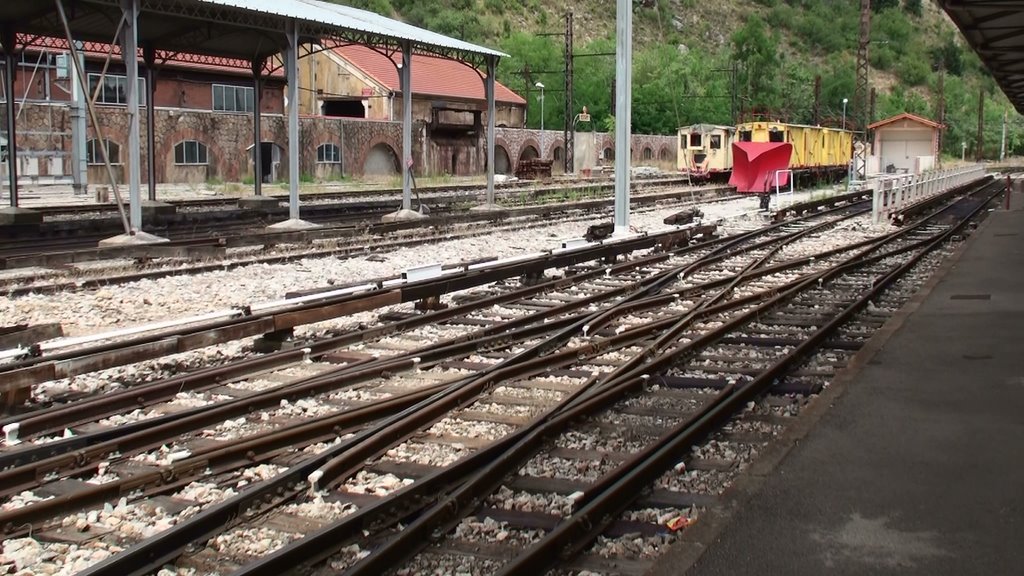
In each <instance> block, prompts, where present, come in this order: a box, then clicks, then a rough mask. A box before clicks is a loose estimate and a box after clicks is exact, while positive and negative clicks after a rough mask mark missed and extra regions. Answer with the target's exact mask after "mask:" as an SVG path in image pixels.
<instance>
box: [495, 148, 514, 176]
mask: <svg viewBox="0 0 1024 576" xmlns="http://www.w3.org/2000/svg"><path fill="white" fill-rule="evenodd" d="M494 173H495V174H511V173H512V161H511V160H509V158H508V151H507V150H505V148H504V147H503V146H500V145H496V146H495V147H494Z"/></svg>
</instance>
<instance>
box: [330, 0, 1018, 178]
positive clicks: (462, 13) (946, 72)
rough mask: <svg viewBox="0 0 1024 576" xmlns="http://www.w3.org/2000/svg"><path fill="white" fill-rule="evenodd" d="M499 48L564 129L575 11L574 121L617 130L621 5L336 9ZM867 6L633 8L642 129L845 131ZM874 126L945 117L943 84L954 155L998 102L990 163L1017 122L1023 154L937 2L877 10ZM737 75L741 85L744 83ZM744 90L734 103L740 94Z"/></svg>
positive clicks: (949, 149) (799, 0) (494, 0)
mask: <svg viewBox="0 0 1024 576" xmlns="http://www.w3.org/2000/svg"><path fill="white" fill-rule="evenodd" d="M336 1H343V2H344V3H348V4H351V5H354V6H358V7H360V8H366V9H370V10H373V11H375V12H378V13H381V14H385V15H388V16H392V17H395V18H399V19H402V20H404V21H407V22H409V23H412V24H415V25H418V26H423V27H425V28H428V29H431V30H434V31H437V32H441V33H444V34H449V35H452V36H455V37H458V38H463V39H465V40H469V41H471V42H476V43H480V44H483V45H486V46H491V47H496V48H499V49H501V50H503V51H504V52H506V53H508V54H509V55H510V57H509V58H504V59H502V61H501V63H500V64H499V68H498V79H499V80H500V81H501V82H502V83H504V84H506V85H507V86H509V87H510V88H512V89H513V90H516V91H517V92H519V93H520V94H523V95H524V96H527V97H528V99H529V101H530V113H529V122H528V124H529V125H530V126H531V127H536V126H539V125H540V122H541V120H540V106H538V105H537V97H538V95H539V94H538V90H537V89H536V88H533V86H534V84H535V83H536V82H541V83H543V84H544V85H545V87H546V88H545V98H546V102H545V106H544V116H545V118H544V125H545V126H546V127H548V128H551V127H560V126H562V125H563V118H564V95H565V93H564V88H563V87H564V73H563V70H564V59H563V46H564V44H563V42H564V39H563V36H562V33H563V32H564V29H565V26H564V22H565V12H566V10H567V9H572V10H573V14H574V24H575V25H574V35H575V49H574V53H575V54H576V55H577V57H576V59H575V71H576V73H575V75H574V78H575V89H574V103H573V104H574V105H573V110H574V111H575V112H579V111H580V110H582V108H583V106H586V107H587V108H588V109H589V111H590V112H591V114H592V117H593V118H594V120H595V122H596V128H597V129H599V130H602V129H607V128H610V127H611V126H612V125H613V122H612V117H613V116H614V114H613V112H612V98H613V87H614V81H613V80H614V75H615V69H614V66H615V62H614V57H613V56H610V55H607V54H611V53H614V51H615V38H614V31H615V6H614V2H612V1H611V0H602V1H600V2H598V1H596V0H570V1H569V2H568V4H563V5H559V6H554V5H551V4H550V3H546V2H541V0H336ZM859 9H860V3H859V2H857V1H856V0H721V1H718V2H697V1H696V0H633V26H634V61H633V66H634V67H633V130H634V131H635V132H645V133H657V134H673V133H675V130H676V128H677V127H679V126H683V125H687V124H693V123H698V122H705V123H721V124H729V123H732V122H733V121H734V107H735V115H737V116H738V115H740V114H745V115H749V114H752V113H760V114H765V115H770V116H772V117H777V118H780V119H786V120H788V121H792V122H801V123H811V122H813V121H814V120H815V102H814V85H815V81H816V77H820V82H821V91H820V94H821V96H820V100H819V105H818V115H817V118H818V120H819V122H821V123H833V124H835V125H839V124H841V123H842V118H843V104H842V101H843V99H844V98H847V99H849V106H848V108H847V115H846V122H847V126H848V127H852V126H855V125H856V120H858V119H855V118H854V116H855V111H854V110H853V108H852V106H853V92H854V68H855V58H856V45H857V35H858V28H859ZM872 10H873V14H872V22H871V45H870V48H869V56H870V63H871V71H870V75H869V76H870V83H871V86H872V87H873V88H875V89H876V92H877V98H876V103H875V112H874V116H873V120H877V119H879V118H885V117H888V116H890V115H893V114H897V113H899V112H904V111H906V112H911V113H915V114H919V115H922V116H926V117H929V118H933V119H937V118H938V104H939V85H940V76H941V77H942V79H941V85H942V86H943V92H944V93H945V101H946V116H945V119H946V125H947V127H948V129H947V131H946V134H945V137H944V146H943V150H944V152H945V153H947V154H949V155H954V156H959V155H960V153H961V143H962V142H965V143H967V146H968V149H969V150H973V149H974V146H975V140H976V139H977V126H978V99H979V97H980V96H981V94H982V93H984V95H985V96H984V97H985V106H984V116H985V134H984V143H983V146H984V154H985V156H986V157H987V158H998V156H999V148H1000V136H1001V130H1002V123H1003V115H1004V113H1008V115H1009V116H1010V119H1011V121H1010V126H1009V129H1008V141H1007V146H1008V152H1007V153H1008V154H1009V153H1011V151H1012V152H1013V153H1020V152H1024V126H1022V127H1020V128H1018V127H1017V122H1016V120H1017V115H1016V113H1015V112H1014V111H1013V109H1012V107H1011V106H1010V105H1009V103H1008V102H1007V100H1006V98H1005V96H1003V94H1002V92H1001V91H1000V90H999V89H998V87H997V86H996V84H995V82H994V81H993V80H992V79H991V78H990V77H989V76H988V74H987V72H986V71H985V70H984V68H983V66H982V65H981V63H980V61H979V60H978V58H977V57H976V56H975V55H974V53H973V52H972V51H971V50H970V49H969V48H967V47H966V45H965V44H964V43H963V41H962V39H961V37H960V35H959V32H958V31H957V30H956V28H955V27H954V26H953V24H952V23H951V22H950V21H949V20H948V18H947V17H946V16H945V14H944V13H943V12H942V11H941V10H940V9H939V8H938V7H936V6H935V5H933V4H932V3H930V2H927V1H925V0H875V1H874V2H873V3H872ZM733 70H735V74H734V73H733V72H732V71H733ZM734 92H735V95H734Z"/></svg>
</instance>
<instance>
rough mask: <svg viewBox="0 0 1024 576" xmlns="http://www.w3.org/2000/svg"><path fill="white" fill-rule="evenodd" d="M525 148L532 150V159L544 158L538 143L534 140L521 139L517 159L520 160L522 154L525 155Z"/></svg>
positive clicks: (528, 138) (542, 150)
mask: <svg viewBox="0 0 1024 576" xmlns="http://www.w3.org/2000/svg"><path fill="white" fill-rule="evenodd" d="M527 148H533V153H534V154H535V156H533V157H534V158H543V157H544V149H543V148H541V146H540V144H539V143H537V140H536V139H535V138H530V137H527V138H524V139H523V143H522V144H520V145H519V158H520V159H522V157H523V154H524V153H526V149H527Z"/></svg>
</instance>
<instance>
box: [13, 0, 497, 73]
mask: <svg viewBox="0 0 1024 576" xmlns="http://www.w3.org/2000/svg"><path fill="white" fill-rule="evenodd" d="M61 2H63V4H64V8H65V10H66V12H67V14H68V20H69V24H70V27H71V33H72V35H73V36H74V37H75V39H76V40H84V41H94V42H106V43H109V42H111V41H112V39H113V37H114V33H115V31H116V30H117V28H118V22H120V21H121V18H122V14H123V12H122V6H121V2H120V1H119V0H61ZM139 8H140V13H139V28H138V35H139V38H138V41H139V45H140V46H146V45H151V46H153V47H155V48H158V49H161V50H168V51H180V52H183V53H190V54H205V55H209V56H220V57H226V58H237V59H240V60H242V61H249V62H251V61H254V60H260V59H262V58H269V57H271V56H274V55H276V54H278V53H280V52H281V49H282V47H284V46H287V45H288V42H287V38H286V36H285V30H286V24H288V23H290V22H292V21H294V22H295V23H296V24H297V27H298V32H299V35H300V42H299V43H300V44H309V43H317V44H323V43H326V44H332V43H334V44H336V43H353V44H369V45H373V46H380V47H392V48H394V49H395V50H399V49H400V47H401V45H402V44H403V43H406V42H408V43H411V45H412V49H413V51H414V52H419V53H424V54H435V55H438V56H443V57H446V58H453V59H458V60H462V61H465V62H467V63H471V64H474V65H478V66H479V65H482V64H483V63H484V62H485V60H486V58H488V57H502V56H505V54H503V53H501V52H498V51H496V50H491V49H490V48H485V47H483V46H477V45H475V44H471V43H469V42H463V41H462V40H458V39H455V38H450V37H448V36H445V35H443V34H438V33H436V32H431V31H429V30H424V29H422V28H417V27H416V26H411V25H409V24H405V23H404V22H399V21H397V20H392V19H390V18H385V17H383V16H380V15H379V14H374V13H373V12H367V11H366V10H359V9H357V8H352V7H349V6H342V5H339V4H332V3H329V2H320V1H317V0H139ZM0 26H3V27H5V28H8V29H10V28H13V30H14V31H15V32H17V33H19V34H29V35H38V36H41V37H63V36H64V27H63V24H62V23H61V22H60V19H59V18H58V16H57V10H56V5H55V4H54V2H53V0H31V1H28V0H21V1H14V0H4V1H0Z"/></svg>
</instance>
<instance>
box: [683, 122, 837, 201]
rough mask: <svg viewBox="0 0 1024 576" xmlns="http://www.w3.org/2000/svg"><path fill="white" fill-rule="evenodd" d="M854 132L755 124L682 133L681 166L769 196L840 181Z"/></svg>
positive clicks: (692, 128) (698, 128) (696, 128)
mask: <svg viewBox="0 0 1024 576" xmlns="http://www.w3.org/2000/svg"><path fill="white" fill-rule="evenodd" d="M852 155H853V132H851V131H849V130H842V129H839V128H829V127H824V126H808V125H804V124H791V123H786V122H771V121H754V122H744V123H741V124H739V125H738V126H736V127H735V128H733V127H731V126H716V125H712V124H695V125H693V126H686V127H683V128H680V129H679V156H678V161H677V167H678V168H679V170H681V171H684V172H688V173H689V174H690V175H691V176H694V177H698V178H711V177H714V176H717V175H728V176H729V184H730V185H732V186H735V187H736V191H737V192H740V193H747V194H761V195H765V194H767V193H768V192H769V191H770V190H772V189H773V188H774V187H775V186H776V185H778V186H780V187H781V186H788V185H789V178H790V174H792V175H793V176H794V177H796V178H798V179H804V180H817V181H826V180H836V179H839V178H841V177H842V176H844V175H845V174H846V172H847V170H848V169H849V165H850V160H851V158H852Z"/></svg>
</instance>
